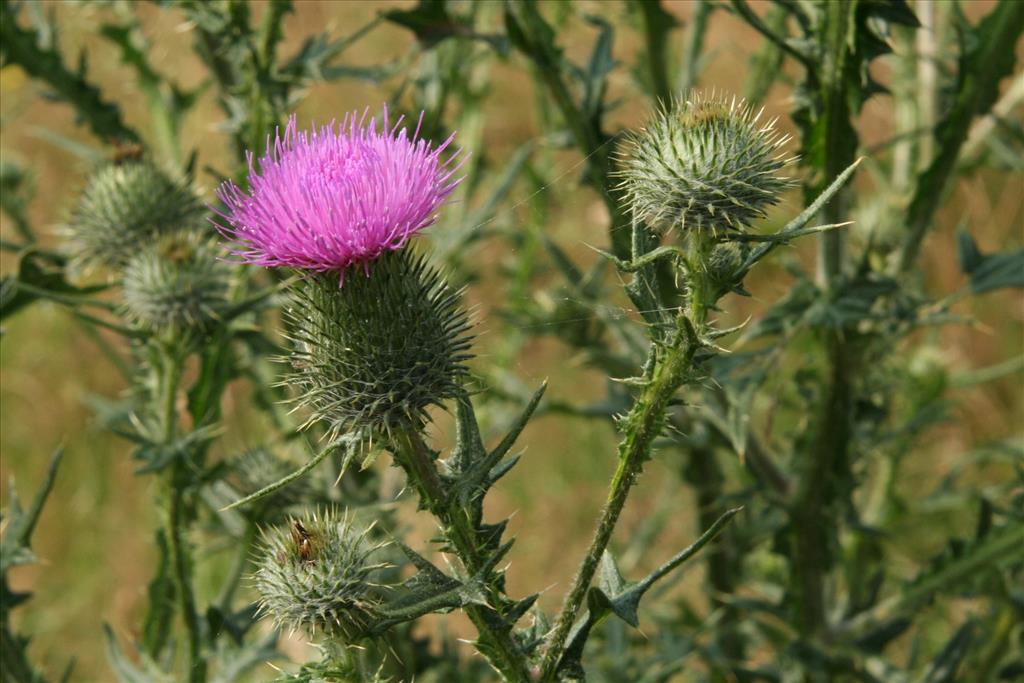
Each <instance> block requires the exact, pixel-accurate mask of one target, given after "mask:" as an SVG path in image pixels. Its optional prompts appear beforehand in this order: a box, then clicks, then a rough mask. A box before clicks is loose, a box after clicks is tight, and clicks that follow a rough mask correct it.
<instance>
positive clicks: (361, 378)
mask: <svg viewBox="0 0 1024 683" xmlns="http://www.w3.org/2000/svg"><path fill="white" fill-rule="evenodd" d="M372 268H373V270H372V272H371V273H370V274H369V275H364V274H363V273H354V274H352V275H351V276H350V277H349V279H347V280H346V281H345V286H344V287H341V288H340V289H339V288H338V285H337V281H336V280H335V279H334V277H332V276H331V275H329V274H318V275H313V276H310V277H308V278H305V279H304V280H303V281H302V282H301V283H300V285H299V286H298V287H296V288H295V289H294V290H293V292H294V293H293V303H292V305H291V306H290V308H289V309H288V312H287V315H288V317H289V319H290V320H291V322H292V329H291V337H292V343H293V351H292V354H291V355H290V356H289V357H288V358H287V359H286V360H287V361H288V362H289V363H290V364H291V366H292V372H291V373H289V375H288V377H287V378H286V379H285V383H286V384H288V385H289V386H292V387H295V388H296V389H297V390H298V396H297V398H296V401H297V403H298V404H299V405H300V406H302V407H303V408H306V409H308V410H309V412H310V418H309V423H313V422H324V423H325V424H326V425H328V427H329V430H330V434H331V437H332V438H337V437H338V436H339V435H340V434H342V433H344V432H349V431H355V430H364V431H367V432H370V433H376V434H385V433H389V432H390V431H391V430H392V429H393V428H395V427H408V426H412V425H416V424H420V423H422V422H424V421H425V420H426V419H427V409H428V408H429V407H430V406H432V405H440V404H441V403H442V402H443V401H445V400H446V399H449V398H453V397H454V396H455V395H456V393H457V390H458V387H459V384H460V382H461V381H462V379H463V378H464V377H465V375H466V374H467V368H466V366H465V362H466V361H467V360H468V359H469V358H470V357H471V354H470V353H469V348H470V341H471V337H470V335H469V334H468V332H469V329H470V321H469V318H468V316H467V314H466V312H465V311H464V310H463V309H462V307H461V306H460V304H459V295H460V292H459V291H458V290H456V289H452V288H451V287H450V286H449V285H448V283H447V282H446V280H445V278H444V277H443V276H442V275H441V273H439V272H438V271H437V270H435V269H434V268H432V267H431V266H430V265H429V264H428V262H427V261H426V259H424V258H423V257H422V256H417V255H415V254H414V253H413V252H412V250H410V249H403V250H401V251H397V252H393V253H388V254H385V255H383V256H382V257H381V258H380V259H379V260H378V261H377V262H376V263H374V264H373V266H372Z"/></svg>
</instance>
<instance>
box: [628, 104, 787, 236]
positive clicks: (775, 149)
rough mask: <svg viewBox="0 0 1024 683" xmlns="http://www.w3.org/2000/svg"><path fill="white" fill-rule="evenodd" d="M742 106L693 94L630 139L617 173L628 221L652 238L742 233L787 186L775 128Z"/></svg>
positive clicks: (784, 160) (781, 137)
mask: <svg viewBox="0 0 1024 683" xmlns="http://www.w3.org/2000/svg"><path fill="white" fill-rule="evenodd" d="M761 115H762V112H756V113H755V112H753V111H752V110H751V109H750V108H749V107H748V106H747V105H746V104H744V103H743V102H742V101H738V100H736V99H735V98H734V99H731V100H727V99H724V98H719V97H716V96H715V95H711V96H703V95H700V94H697V95H694V96H693V98H692V99H689V100H686V101H680V102H676V103H675V104H674V105H672V106H671V107H669V108H667V109H666V110H664V111H661V112H659V113H658V114H656V115H655V116H654V118H653V120H651V121H650V122H649V123H648V124H647V126H646V127H645V128H644V129H642V130H641V131H640V132H638V133H636V134H633V135H631V136H629V138H628V142H627V149H626V153H625V155H624V157H623V159H622V168H621V171H620V172H619V174H620V176H621V177H622V184H621V189H622V190H623V191H624V192H625V195H626V199H627V202H628V205H629V207H630V209H631V210H632V212H633V215H634V216H635V217H636V218H638V219H639V220H641V221H643V222H644V223H645V224H646V225H647V226H648V227H649V228H651V229H652V230H654V231H655V232H659V233H660V232H665V231H667V230H671V229H678V230H710V231H718V230H722V231H726V230H745V229H746V228H747V227H748V226H749V225H750V223H751V222H752V221H754V220H755V219H757V218H761V217H763V216H764V215H765V209H766V208H767V207H769V206H771V205H773V204H775V203H776V202H778V200H779V197H780V195H781V193H782V192H783V191H784V190H785V189H786V188H787V187H789V186H790V185H791V184H792V181H791V179H789V178H787V177H785V176H781V175H779V171H780V170H781V169H782V168H783V167H784V166H785V165H786V164H788V163H789V162H790V161H792V159H787V158H786V157H785V156H783V155H782V153H781V152H780V148H781V147H782V146H783V145H784V144H785V143H786V142H787V140H788V139H789V138H788V136H784V135H781V134H780V133H779V132H778V131H776V130H775V127H774V124H775V121H774V120H773V121H768V122H767V123H761V122H760V117H761Z"/></svg>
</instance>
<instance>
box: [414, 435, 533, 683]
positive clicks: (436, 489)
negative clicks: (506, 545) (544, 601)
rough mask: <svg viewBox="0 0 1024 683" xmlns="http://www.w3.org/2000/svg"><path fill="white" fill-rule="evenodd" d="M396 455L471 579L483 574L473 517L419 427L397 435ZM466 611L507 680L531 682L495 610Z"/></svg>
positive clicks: (494, 594)
mask: <svg viewBox="0 0 1024 683" xmlns="http://www.w3.org/2000/svg"><path fill="white" fill-rule="evenodd" d="M395 456H396V457H397V459H398V461H399V464H400V465H401V466H402V467H403V469H405V471H406V474H407V475H408V476H409V479H410V481H411V483H412V484H413V485H414V486H415V488H416V490H417V493H419V495H420V498H421V499H422V500H423V503H424V504H425V505H426V507H427V509H428V510H430V512H431V513H433V514H434V516H435V517H437V518H438V520H439V521H440V522H441V524H442V525H443V527H444V531H445V534H446V536H447V537H448V539H449V540H450V541H451V543H452V545H453V546H455V550H456V552H457V553H458V555H459V559H461V560H462V563H463V565H465V568H466V571H467V572H468V573H469V575H470V576H476V575H477V574H479V573H480V571H481V570H482V569H483V567H484V564H485V562H486V558H485V557H482V556H481V554H480V551H479V548H478V546H477V542H476V533H475V530H474V529H473V527H472V523H471V518H470V516H469V515H468V514H467V512H466V511H464V510H462V509H460V507H459V505H458V501H457V500H456V499H455V497H454V496H449V495H448V494H447V492H446V490H445V486H444V483H443V482H442V481H441V477H440V476H439V475H438V473H437V468H436V467H435V466H434V462H433V458H432V457H431V453H430V449H429V448H428V447H427V445H426V443H424V441H423V436H422V434H421V433H420V432H419V431H418V430H417V429H415V428H410V429H405V430H400V431H398V432H396V434H395ZM487 589H488V593H489V599H490V600H491V602H492V604H494V605H498V604H500V603H501V600H502V598H503V595H502V594H501V591H500V590H499V589H498V588H497V587H496V586H493V585H488V586H487ZM465 610H466V613H467V614H468V615H469V618H470V619H471V620H472V622H473V624H474V626H476V628H477V632H478V634H479V637H480V640H481V641H482V642H484V643H486V645H487V646H488V650H489V651H490V652H493V653H494V654H495V656H494V657H493V658H491V665H492V666H494V667H495V668H496V669H497V670H498V672H499V673H500V674H501V675H502V677H503V678H504V679H505V680H506V681H511V682H513V683H526V682H528V681H529V680H530V674H529V669H528V667H527V663H526V657H525V656H524V654H523V652H522V650H521V649H520V648H519V647H518V646H517V645H516V643H515V641H514V640H513V639H512V634H511V633H510V632H509V631H508V630H506V629H501V628H496V627H495V625H494V623H493V621H494V619H493V617H491V616H489V615H488V612H493V610H491V609H490V608H486V607H482V606H479V605H468V606H466V608H465Z"/></svg>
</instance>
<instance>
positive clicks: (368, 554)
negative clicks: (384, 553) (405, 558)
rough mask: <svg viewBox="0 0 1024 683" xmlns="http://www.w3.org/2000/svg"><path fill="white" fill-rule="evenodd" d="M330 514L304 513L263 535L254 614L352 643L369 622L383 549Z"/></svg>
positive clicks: (379, 591) (377, 596) (377, 600)
mask: <svg viewBox="0 0 1024 683" xmlns="http://www.w3.org/2000/svg"><path fill="white" fill-rule="evenodd" d="M371 528H372V527H369V528H362V527H357V526H356V525H354V524H353V522H352V520H351V519H349V518H348V517H347V516H342V515H338V514H337V513H334V512H326V513H323V514H317V513H312V514H307V515H305V516H303V517H302V518H298V519H292V520H291V521H290V523H288V524H287V525H284V526H280V527H275V528H273V529H271V530H269V531H268V532H266V533H265V534H264V543H263V546H262V547H261V548H260V549H259V551H258V552H259V555H258V559H257V562H258V568H257V570H256V575H255V580H256V581H255V582H256V589H257V591H258V592H259V594H260V610H261V612H262V613H265V614H267V615H269V616H270V617H271V618H273V620H274V622H275V623H277V624H278V625H280V626H285V627H288V628H294V629H299V628H302V629H306V630H308V631H311V632H312V631H316V630H323V631H327V632H330V633H335V634H338V635H341V636H345V637H347V638H349V639H353V640H354V639H357V638H358V637H359V636H360V635H361V634H362V633H364V632H365V630H366V628H367V626H368V625H369V624H371V623H373V621H374V618H375V614H376V609H377V608H378V607H379V606H380V605H381V602H382V598H383V596H384V595H385V594H386V593H387V591H388V587H387V586H383V585H380V584H378V583H377V579H378V578H379V575H380V574H381V573H382V572H383V571H384V570H386V569H388V568H390V566H391V565H390V564H388V563H387V562H379V561H375V560H374V556H375V555H378V554H379V553H380V551H381V550H382V549H383V548H384V547H385V546H386V544H384V543H374V542H372V541H371V540H370V539H369V534H370V531H371Z"/></svg>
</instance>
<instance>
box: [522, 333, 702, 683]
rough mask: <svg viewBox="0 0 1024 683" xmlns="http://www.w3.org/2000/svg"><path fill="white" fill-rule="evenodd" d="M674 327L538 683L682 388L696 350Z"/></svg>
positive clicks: (555, 657)
mask: <svg viewBox="0 0 1024 683" xmlns="http://www.w3.org/2000/svg"><path fill="white" fill-rule="evenodd" d="M678 324H679V328H678V329H677V332H676V334H675V335H674V337H673V339H672V341H671V343H670V344H669V345H668V346H667V347H666V348H665V349H664V351H663V353H662V354H660V357H659V358H657V359H656V360H655V363H654V367H653V369H652V370H651V373H650V379H649V381H648V382H647V384H646V386H645V387H644V389H643V391H642V392H641V393H640V396H639V398H638V399H637V401H636V403H635V404H634V406H633V409H632V410H631V411H630V413H629V416H628V417H627V418H626V425H625V433H626V436H625V438H624V439H623V440H622V443H621V444H620V445H619V466H618V469H616V471H615V475H614V477H613V478H612V483H611V486H610V488H609V491H608V500H607V502H606V503H605V507H604V511H603V512H602V513H601V518H600V519H599V521H598V523H597V528H596V530H595V531H594V538H593V540H592V541H591V542H590V547H589V548H588V549H587V554H586V556H585V557H584V559H583V562H582V564H581V565H580V568H579V570H578V571H577V573H576V578H575V579H574V580H573V584H572V587H571V588H570V589H569V593H568V594H567V595H566V598H565V601H564V603H563V605H562V611H561V613H560V614H559V616H558V621H557V622H556V624H555V630H554V631H553V633H552V635H551V637H550V639H549V641H548V643H547V649H546V651H545V653H544V660H543V663H542V665H541V676H540V680H542V681H549V680H553V679H554V677H555V674H556V673H557V671H558V663H559V660H560V658H561V655H562V648H563V646H564V645H565V639H566V637H567V636H568V635H569V629H570V628H571V627H572V624H573V621H574V620H575V618H576V614H577V613H578V611H579V608H580V605H581V604H582V603H583V600H584V598H585V596H586V592H587V589H588V588H589V587H590V582H591V580H592V579H593V578H594V572H595V571H596V570H597V566H598V563H599V562H600V560H601V555H602V554H603V553H604V551H605V549H606V548H607V547H608V542H609V541H610V540H611V537H612V532H613V531H614V530H615V525H616V523H617V522H618V521H619V515H620V514H621V513H622V508H623V506H624V505H625V504H626V498H627V497H628V496H629V490H630V488H632V486H633V483H634V482H635V481H636V477H637V475H638V474H639V473H640V471H641V469H642V468H643V464H644V463H645V462H646V461H647V460H648V459H649V458H650V454H651V447H652V446H653V444H654V439H655V438H656V437H657V436H658V434H660V433H661V429H662V427H663V426H664V424H665V412H666V410H667V409H668V404H669V400H670V399H671V398H672V396H673V395H674V394H675V392H676V390H677V389H679V387H680V386H681V385H682V383H683V381H684V379H685V376H686V371H687V370H688V369H689V367H690V364H691V361H692V360H693V355H694V353H695V352H696V350H697V347H698V343H697V341H696V339H695V337H694V336H693V335H692V330H691V329H690V328H689V321H687V320H685V319H684V318H679V320H678Z"/></svg>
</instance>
